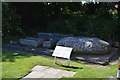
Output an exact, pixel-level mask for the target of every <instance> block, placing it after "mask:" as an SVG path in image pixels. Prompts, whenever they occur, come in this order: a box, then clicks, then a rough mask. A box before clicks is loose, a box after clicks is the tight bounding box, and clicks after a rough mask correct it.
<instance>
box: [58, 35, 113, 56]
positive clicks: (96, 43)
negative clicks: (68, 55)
mask: <svg viewBox="0 0 120 80" xmlns="http://www.w3.org/2000/svg"><path fill="white" fill-rule="evenodd" d="M57 46H64V47H72V48H73V52H74V53H79V54H107V53H109V52H110V51H111V46H110V44H109V43H108V42H106V41H103V40H101V39H99V38H88V37H66V38H62V39H61V40H60V41H58V43H57Z"/></svg>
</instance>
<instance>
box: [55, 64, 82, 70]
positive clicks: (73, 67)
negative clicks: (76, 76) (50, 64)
mask: <svg viewBox="0 0 120 80" xmlns="http://www.w3.org/2000/svg"><path fill="white" fill-rule="evenodd" d="M55 64H56V65H59V66H61V67H65V68H72V69H83V68H82V67H75V66H65V65H61V64H58V63H55Z"/></svg>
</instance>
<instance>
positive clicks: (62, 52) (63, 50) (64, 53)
mask: <svg viewBox="0 0 120 80" xmlns="http://www.w3.org/2000/svg"><path fill="white" fill-rule="evenodd" d="M72 49H73V48H70V47H62V46H56V48H55V50H54V52H53V54H52V56H55V58H54V63H56V57H62V58H67V59H68V66H69V65H70V55H71V52H72Z"/></svg>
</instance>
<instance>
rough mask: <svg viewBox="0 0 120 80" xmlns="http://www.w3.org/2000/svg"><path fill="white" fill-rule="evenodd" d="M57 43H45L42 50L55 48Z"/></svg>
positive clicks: (52, 41)
mask: <svg viewBox="0 0 120 80" xmlns="http://www.w3.org/2000/svg"><path fill="white" fill-rule="evenodd" d="M56 43H57V41H56V40H50V41H45V42H44V43H43V47H44V48H51V49H52V48H55V46H56Z"/></svg>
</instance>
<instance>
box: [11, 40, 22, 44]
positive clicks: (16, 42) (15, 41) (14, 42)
mask: <svg viewBox="0 0 120 80" xmlns="http://www.w3.org/2000/svg"><path fill="white" fill-rule="evenodd" d="M9 42H10V43H11V44H20V41H19V40H10V41H9Z"/></svg>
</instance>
